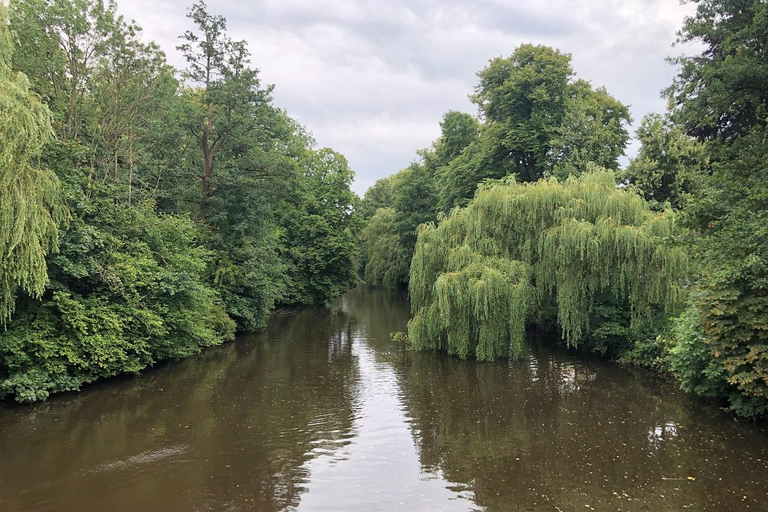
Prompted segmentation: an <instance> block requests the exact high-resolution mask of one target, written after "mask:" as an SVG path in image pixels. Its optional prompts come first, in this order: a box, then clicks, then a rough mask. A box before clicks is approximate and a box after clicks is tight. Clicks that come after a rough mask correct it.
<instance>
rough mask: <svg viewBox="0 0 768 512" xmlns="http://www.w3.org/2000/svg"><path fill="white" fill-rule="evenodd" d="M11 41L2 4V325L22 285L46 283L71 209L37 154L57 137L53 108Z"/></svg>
mask: <svg viewBox="0 0 768 512" xmlns="http://www.w3.org/2000/svg"><path fill="white" fill-rule="evenodd" d="M13 47H14V44H13V40H12V37H11V33H10V30H9V28H8V25H7V11H6V8H5V7H4V6H2V5H0V324H5V323H6V322H7V321H8V320H9V319H10V317H11V314H12V313H13V311H14V309H15V304H16V293H17V290H18V289H21V290H23V291H25V292H26V293H28V294H30V295H32V296H33V297H36V298H39V297H40V296H41V295H42V293H43V291H44V289H45V285H46V283H47V282H48V272H47V266H46V262H45V256H46V255H47V254H48V253H49V252H52V251H56V250H57V249H58V238H57V237H58V228H59V226H60V225H61V224H62V223H63V222H64V221H65V220H66V218H67V209H66V207H65V206H64V204H63V202H62V198H61V196H60V192H59V182H58V179H57V178H56V175H55V174H53V172H51V171H48V170H45V169H40V168H39V163H38V162H37V159H38V158H39V156H40V154H41V152H42V150H43V146H44V145H45V144H46V143H48V142H49V141H50V140H51V139H52V137H53V130H52V129H51V113H50V111H49V110H48V107H46V106H45V105H44V104H43V103H42V102H41V101H40V99H39V98H38V96H37V95H35V94H34V93H33V92H31V90H30V84H29V81H28V80H27V77H26V76H25V75H24V74H22V73H16V72H14V71H13V70H12V68H11V58H12V51H13Z"/></svg>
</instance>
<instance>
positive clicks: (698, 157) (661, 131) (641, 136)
mask: <svg viewBox="0 0 768 512" xmlns="http://www.w3.org/2000/svg"><path fill="white" fill-rule="evenodd" d="M637 138H638V140H639V141H640V143H641V144H642V146H641V147H640V151H639V152H638V154H637V156H636V157H635V158H634V159H633V160H632V161H631V162H630V164H629V166H628V167H627V169H626V170H625V171H624V173H623V175H622V177H623V178H624V179H626V180H627V181H629V183H631V184H633V185H635V186H636V187H637V188H638V189H639V190H640V191H641V192H642V194H643V197H645V199H646V200H647V201H649V202H650V203H651V204H652V205H653V207H654V208H658V209H661V208H664V205H665V203H667V202H669V205H670V206H672V207H673V208H676V209H680V208H682V207H683V206H685V204H686V203H687V201H688V200H689V199H690V198H691V196H692V194H694V193H695V192H696V186H697V185H698V184H699V183H700V181H701V176H699V175H700V174H701V173H702V171H703V169H705V168H706V165H707V155H706V151H705V148H704V145H702V144H701V143H699V142H697V141H696V140H695V139H693V138H691V137H689V136H688V135H686V134H685V132H684V131H683V130H682V129H681V128H679V127H677V126H675V125H674V124H673V123H671V122H670V121H669V120H668V119H664V118H662V117H661V116H659V115H653V114H652V115H649V116H647V117H646V118H645V119H643V122H642V124H641V125H640V127H639V128H638V129H637Z"/></svg>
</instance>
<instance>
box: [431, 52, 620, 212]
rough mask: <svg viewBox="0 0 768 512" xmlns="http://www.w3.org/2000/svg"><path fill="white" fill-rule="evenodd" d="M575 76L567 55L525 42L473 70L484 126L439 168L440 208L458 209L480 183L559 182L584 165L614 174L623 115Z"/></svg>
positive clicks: (612, 100)
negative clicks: (501, 180)
mask: <svg viewBox="0 0 768 512" xmlns="http://www.w3.org/2000/svg"><path fill="white" fill-rule="evenodd" d="M573 75H574V73H573V69H572V68H571V56H570V55H568V54H563V53H561V52H559V51H558V50H555V49H553V48H549V47H546V46H533V45H530V44H526V45H522V46H520V47H519V48H517V49H516V50H515V52H514V53H513V54H512V55H511V56H509V57H508V58H496V59H493V60H491V61H490V62H489V64H488V66H487V67H486V68H485V69H483V70H482V71H481V72H479V73H478V77H479V78H480V82H479V84H478V85H477V87H476V88H475V94H474V95H473V96H472V99H473V101H474V102H475V103H477V105H478V106H479V108H480V112H481V114H482V118H483V120H484V123H483V124H481V125H480V127H479V132H478V135H477V136H476V137H475V136H474V134H473V136H472V137H468V138H465V139H464V140H468V141H469V143H468V145H467V147H466V148H462V151H459V152H455V151H454V152H453V155H454V156H455V157H454V158H453V159H452V160H450V161H449V162H444V163H443V162H441V163H440V164H441V165H442V166H443V167H442V168H439V169H438V170H437V173H436V174H437V178H438V182H439V185H440V209H441V210H443V211H448V210H450V209H451V208H452V207H454V206H464V205H465V204H466V203H467V202H468V201H469V200H470V199H471V198H472V196H473V195H474V193H475V190H476V188H477V185H478V184H479V183H481V182H482V181H483V180H485V179H498V178H503V177H504V176H508V175H514V176H515V178H516V179H517V180H518V181H536V180H538V179H540V178H542V177H545V176H551V175H554V176H557V177H560V178H562V179H565V178H567V177H568V176H569V175H571V174H573V175H579V174H581V173H583V172H585V171H586V169H587V165H588V164H596V165H599V166H602V167H605V168H607V169H612V170H617V169H618V158H619V156H621V155H622V154H623V153H624V149H625V147H626V144H627V141H628V140H629V133H628V131H627V124H628V123H629V121H630V120H631V119H630V115H629V110H628V108H627V107H626V106H625V105H623V104H622V103H621V102H619V101H618V100H616V99H615V98H613V97H612V96H610V95H609V94H608V93H607V91H606V90H605V89H603V88H598V89H592V86H591V85H590V84H589V83H588V82H586V81H584V80H574V79H573ZM464 124H465V125H466V123H464ZM467 128H469V127H467ZM464 131H469V130H467V129H465V130H464ZM446 135H450V131H448V132H446V130H445V127H444V134H443V139H445V140H446V141H447V140H451V139H448V138H446ZM437 146H438V148H439V147H440V145H439V144H438V145H437Z"/></svg>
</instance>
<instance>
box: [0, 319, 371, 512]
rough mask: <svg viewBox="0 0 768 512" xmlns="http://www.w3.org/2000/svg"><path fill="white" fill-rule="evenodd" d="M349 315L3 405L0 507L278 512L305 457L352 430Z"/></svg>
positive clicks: (282, 328) (284, 324)
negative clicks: (39, 399)
mask: <svg viewBox="0 0 768 512" xmlns="http://www.w3.org/2000/svg"><path fill="white" fill-rule="evenodd" d="M349 328H350V322H349V318H348V317H347V316H346V315H345V314H344V313H343V312H340V311H337V310H336V311H334V310H328V309H325V308H317V309H309V310H304V311H301V312H298V313H295V314H291V315H287V316H282V317H281V316H276V317H275V318H273V321H272V322H271V324H270V327H269V329H268V330H267V331H266V332H265V333H264V334H261V335H257V336H253V337H252V338H251V339H247V340H240V341H239V342H237V343H234V344H230V345H226V346H223V347H218V348H215V349H211V350H208V351H206V352H205V353H204V354H202V355H201V356H200V357H197V358H193V359H191V360H186V361H181V362H178V363H173V364H169V365H164V366H163V367H161V368H156V369H155V370H152V371H149V372H147V373H146V374H145V375H142V376H140V377H135V378H126V379H117V380H112V381H105V382H102V383H99V384H98V385H95V386H92V387H91V388H89V389H87V390H86V391H84V392H83V393H80V394H72V395H67V396H61V397H56V398H54V399H52V400H50V401H49V402H46V403H43V404H39V405H34V406H26V407H5V408H3V409H0V417H1V418H2V423H1V424H2V431H1V432H0V454H2V465H0V510H4V511H8V512H13V511H25V512H26V511H32V510H56V511H70V510H72V511H74V510H78V511H87V510H110V511H120V510H125V511H137V510H147V511H149V510H189V511H208V510H210V511H220V510H282V509H284V508H286V507H287V506H289V505H295V504H296V503H298V501H299V499H300V493H301V492H302V491H303V489H304V487H303V486H304V483H305V482H306V480H307V477H308V475H307V474H306V473H305V472H304V473H303V463H304V462H305V461H306V460H308V459H310V458H313V457H316V456H318V454H321V453H329V452H334V451H336V450H338V449H339V448H340V447H343V446H344V445H346V444H348V443H349V439H350V438H352V437H353V436H354V432H353V430H352V424H353V415H354V414H353V408H354V407H353V402H354V400H355V392H356V388H355V381H356V371H357V370H356V369H357V366H356V364H355V362H354V361H353V356H352V353H351V345H350V340H351V337H350V332H349Z"/></svg>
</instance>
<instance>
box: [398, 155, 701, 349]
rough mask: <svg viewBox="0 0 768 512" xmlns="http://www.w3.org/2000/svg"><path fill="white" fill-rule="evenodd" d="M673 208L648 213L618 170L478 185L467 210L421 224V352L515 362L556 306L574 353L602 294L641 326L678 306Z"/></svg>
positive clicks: (415, 271)
mask: <svg viewBox="0 0 768 512" xmlns="http://www.w3.org/2000/svg"><path fill="white" fill-rule="evenodd" d="M676 229H677V228H676V224H675V214H674V212H672V211H671V210H669V211H664V212H660V213H659V212H653V211H651V210H650V209H649V207H648V204H647V203H646V202H645V201H644V200H643V199H642V198H641V197H640V196H638V195H636V194H635V193H633V192H630V191H626V190H622V189H619V188H617V187H616V180H615V176H614V174H613V173H612V172H609V171H605V170H602V169H595V168H593V169H592V170H591V172H589V173H587V174H585V175H583V176H582V177H579V178H575V177H571V178H569V179H568V180H567V181H565V182H562V181H558V180H557V179H556V178H550V179H546V180H540V181H538V182H536V183H524V184H519V183H516V182H515V181H514V179H513V178H509V179H506V180H505V181H503V182H495V183H491V184H488V185H485V186H483V187H481V189H480V190H479V191H478V193H477V195H476V196H475V199H474V201H473V202H472V203H470V205H469V206H468V207H466V208H463V209H461V208H459V209H455V210H453V211H452V212H451V213H450V214H449V215H448V216H447V217H445V218H444V219H443V220H442V221H441V222H440V224H439V225H438V226H435V225H434V224H425V225H422V226H421V228H420V232H419V238H418V242H417V243H416V251H415V254H414V257H413V261H412V263H411V273H410V286H409V290H410V296H411V308H412V312H413V319H412V320H411V322H410V323H409V325H408V335H409V338H410V340H411V342H412V343H413V345H414V346H415V347H416V348H421V349H433V350H447V351H448V352H449V353H451V354H455V355H458V356H460V357H467V356H469V355H474V356H476V357H477V359H478V360H482V361H490V360H493V359H497V358H499V357H502V356H506V355H512V356H515V355H518V354H519V353H520V351H521V349H522V343H523V338H524V334H525V327H526V322H527V321H529V320H530V319H533V318H537V317H540V315H538V314H537V313H538V312H541V311H544V310H546V309H547V308H551V307H552V306H553V305H554V309H555V311H556V313H557V323H558V324H559V327H560V329H561V331H562V334H563V337H564V338H565V340H566V341H567V342H568V344H569V345H572V346H576V345H578V343H579V341H580V340H583V339H584V337H585V336H588V334H589V332H590V325H589V324H590V313H591V309H592V307H593V305H594V302H595V300H596V298H597V297H598V296H600V297H603V298H604V297H605V296H606V294H608V295H609V296H610V297H612V298H614V299H615V300H616V301H617V302H620V301H626V302H628V303H629V305H630V306H629V307H630V308H631V318H632V323H633V325H634V326H639V325H640V324H642V323H643V322H645V321H649V319H650V316H651V313H652V311H653V310H654V309H657V308H663V309H665V310H667V311H670V312H671V310H672V309H674V308H675V307H677V306H678V305H679V304H680V301H681V299H682V296H683V289H682V287H683V280H684V278H685V275H686V269H687V258H686V255H685V253H684V252H683V251H682V250H681V249H680V248H678V247H675V246H674V245H672V244H670V243H665V241H667V242H668V239H669V238H670V237H672V236H673V235H674V234H675V232H676Z"/></svg>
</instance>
